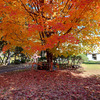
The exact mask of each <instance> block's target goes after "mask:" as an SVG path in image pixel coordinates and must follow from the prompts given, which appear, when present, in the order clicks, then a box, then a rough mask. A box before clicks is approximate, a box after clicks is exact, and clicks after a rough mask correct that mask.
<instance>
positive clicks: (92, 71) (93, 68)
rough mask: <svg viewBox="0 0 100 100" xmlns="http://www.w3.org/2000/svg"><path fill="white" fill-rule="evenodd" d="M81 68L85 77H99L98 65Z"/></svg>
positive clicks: (86, 65)
mask: <svg viewBox="0 0 100 100" xmlns="http://www.w3.org/2000/svg"><path fill="white" fill-rule="evenodd" d="M82 67H83V68H84V71H85V74H87V75H98V74H99V75H100V64H82Z"/></svg>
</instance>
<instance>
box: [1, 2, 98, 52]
mask: <svg viewBox="0 0 100 100" xmlns="http://www.w3.org/2000/svg"><path fill="white" fill-rule="evenodd" d="M99 15H100V3H99V0H1V1H0V38H1V37H3V40H5V41H7V42H8V45H9V47H13V46H21V47H23V48H24V49H25V51H26V52H28V53H32V52H35V51H36V50H40V51H41V50H47V49H49V50H51V52H52V49H53V48H54V47H56V48H60V49H62V51H64V50H65V49H66V46H65V47H64V46H63V45H62V44H63V43H66V44H72V45H73V44H79V43H80V44H83V45H90V40H91V37H92V40H93V41H91V44H92V45H93V44H97V45H99V42H100V40H99V39H98V38H99V36H98V35H99V30H100V27H99V26H100V16H99ZM95 35H96V36H97V41H96V40H95V37H94V36H95ZM87 37H88V38H87Z"/></svg>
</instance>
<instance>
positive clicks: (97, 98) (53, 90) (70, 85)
mask: <svg viewBox="0 0 100 100" xmlns="http://www.w3.org/2000/svg"><path fill="white" fill-rule="evenodd" d="M0 100H100V77H99V76H91V77H86V78H83V77H79V76H73V75H72V74H71V72H70V71H69V70H58V71H54V72H48V71H43V70H42V71H41V70H40V71H34V70H31V71H30V70H29V71H25V72H10V73H6V74H1V75H0Z"/></svg>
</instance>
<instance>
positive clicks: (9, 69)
mask: <svg viewBox="0 0 100 100" xmlns="http://www.w3.org/2000/svg"><path fill="white" fill-rule="evenodd" d="M31 67H32V66H31V65H28V64H18V65H7V66H0V74H1V73H6V72H12V71H17V70H23V69H29V68H31Z"/></svg>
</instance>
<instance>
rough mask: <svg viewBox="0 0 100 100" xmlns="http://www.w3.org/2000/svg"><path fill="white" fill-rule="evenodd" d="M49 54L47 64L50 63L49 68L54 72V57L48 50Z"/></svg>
mask: <svg viewBox="0 0 100 100" xmlns="http://www.w3.org/2000/svg"><path fill="white" fill-rule="evenodd" d="M46 52H47V63H48V67H49V70H51V71H52V70H53V55H52V53H51V52H49V50H46Z"/></svg>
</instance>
